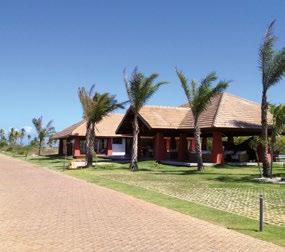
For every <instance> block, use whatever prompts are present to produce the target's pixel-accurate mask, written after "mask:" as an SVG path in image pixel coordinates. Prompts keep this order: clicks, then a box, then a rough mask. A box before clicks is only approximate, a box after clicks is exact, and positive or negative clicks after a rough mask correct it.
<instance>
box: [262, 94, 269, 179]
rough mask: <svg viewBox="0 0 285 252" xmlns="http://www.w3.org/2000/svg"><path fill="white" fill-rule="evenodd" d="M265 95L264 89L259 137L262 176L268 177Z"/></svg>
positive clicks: (266, 105) (266, 104)
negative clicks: (260, 139) (260, 138)
mask: <svg viewBox="0 0 285 252" xmlns="http://www.w3.org/2000/svg"><path fill="white" fill-rule="evenodd" d="M267 110H268V103H267V95H266V91H265V90H263V92H262V103H261V126H262V131H261V137H262V167H263V176H264V177H267V178H268V177H270V174H271V172H270V164H269V160H268V156H267V153H268V122H267Z"/></svg>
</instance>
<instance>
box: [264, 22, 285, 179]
mask: <svg viewBox="0 0 285 252" xmlns="http://www.w3.org/2000/svg"><path fill="white" fill-rule="evenodd" d="M274 23H275V21H273V22H272V23H271V24H270V25H269V27H268V29H267V31H266V33H265V36H264V39H263V42H262V44H261V46H260V49H259V68H260V70H261V74H262V102H261V125H262V133H261V137H262V139H263V140H262V143H263V145H262V166H263V176H264V177H270V176H271V171H270V170H271V169H270V163H269V159H268V156H267V153H268V118H267V114H268V102H267V91H268V90H269V89H270V88H271V87H272V86H274V85H276V84H277V83H278V82H279V81H280V80H281V79H282V77H283V76H284V74H285V47H284V48H283V49H282V50H280V51H274V49H273V46H274V42H275V41H276V39H277V37H276V36H274V34H273V26H274Z"/></svg>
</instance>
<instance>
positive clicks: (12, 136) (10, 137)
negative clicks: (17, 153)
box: [8, 128, 17, 145]
mask: <svg viewBox="0 0 285 252" xmlns="http://www.w3.org/2000/svg"><path fill="white" fill-rule="evenodd" d="M16 141H17V134H16V130H15V129H14V128H11V129H10V131H9V133H8V142H9V144H10V145H15V144H16Z"/></svg>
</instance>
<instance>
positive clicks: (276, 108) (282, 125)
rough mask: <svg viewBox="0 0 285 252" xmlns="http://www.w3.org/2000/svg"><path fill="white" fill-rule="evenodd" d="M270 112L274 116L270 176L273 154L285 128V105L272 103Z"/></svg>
mask: <svg viewBox="0 0 285 252" xmlns="http://www.w3.org/2000/svg"><path fill="white" fill-rule="evenodd" d="M270 113H271V114H272V116H273V122H272V133H271V141H270V150H271V168H270V172H271V174H270V176H272V168H273V154H274V151H276V143H277V140H278V137H279V136H280V135H281V134H282V133H283V132H284V130H285V105H284V104H279V105H272V104H271V105H270Z"/></svg>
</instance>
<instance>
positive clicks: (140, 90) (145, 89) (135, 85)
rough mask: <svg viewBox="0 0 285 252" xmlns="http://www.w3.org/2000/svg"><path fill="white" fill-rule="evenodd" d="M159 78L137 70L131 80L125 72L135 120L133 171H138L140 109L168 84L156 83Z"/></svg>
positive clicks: (163, 82) (131, 164)
mask: <svg viewBox="0 0 285 252" xmlns="http://www.w3.org/2000/svg"><path fill="white" fill-rule="evenodd" d="M157 77H158V74H156V73H153V74H151V75H150V76H145V75H144V74H143V73H142V72H139V71H138V69H137V68H135V69H134V71H133V73H132V75H131V77H130V78H128V76H127V73H126V70H124V81H125V86H126V90H127V94H128V97H129V101H130V103H131V106H130V109H131V110H132V111H133V113H134V119H133V146H132V157H131V163H130V169H131V170H132V171H137V170H138V164H137V162H138V135H139V125H138V114H139V111H140V109H141V108H142V107H143V106H144V105H145V104H146V102H147V101H148V100H149V99H150V98H151V97H152V96H153V95H154V94H155V92H156V91H157V90H158V89H159V88H160V86H161V85H163V84H166V83H167V82H165V81H161V82H157V83H154V80H155V79H156V78H157Z"/></svg>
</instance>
